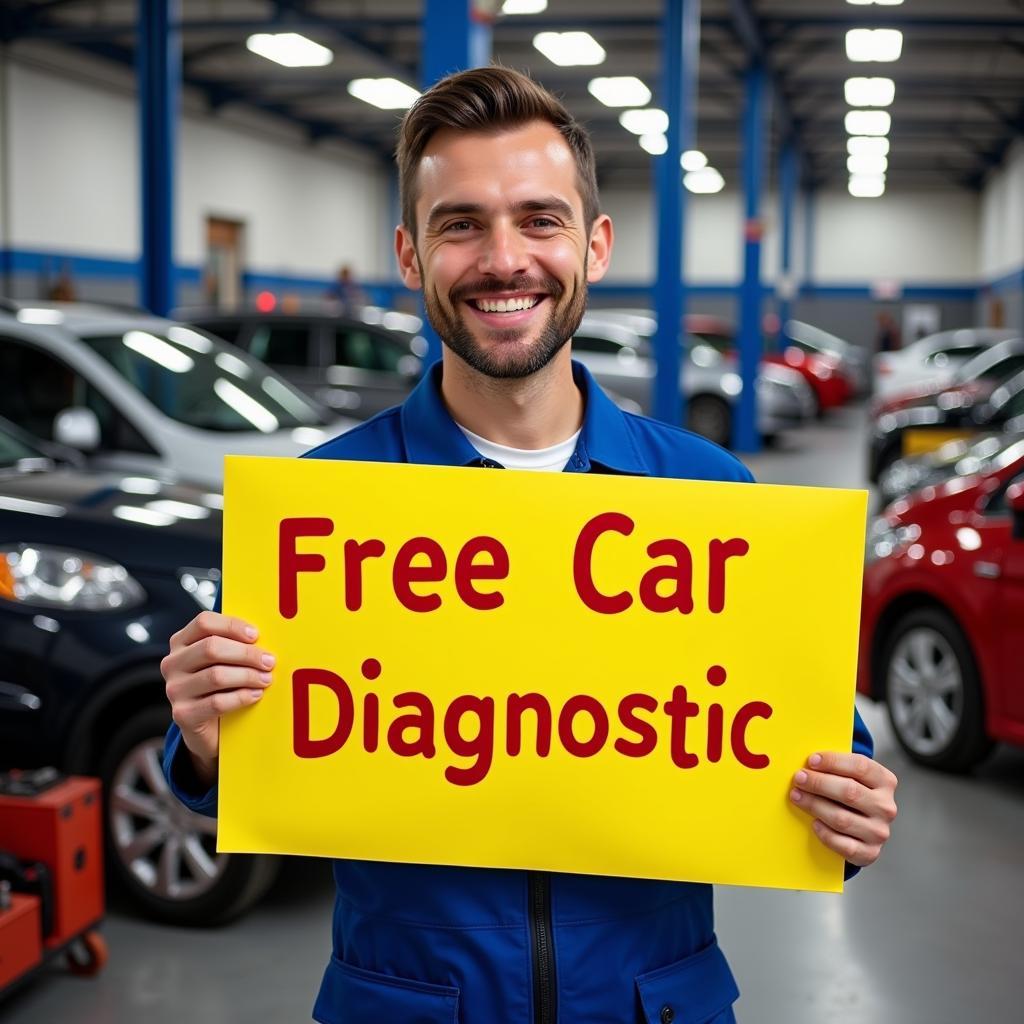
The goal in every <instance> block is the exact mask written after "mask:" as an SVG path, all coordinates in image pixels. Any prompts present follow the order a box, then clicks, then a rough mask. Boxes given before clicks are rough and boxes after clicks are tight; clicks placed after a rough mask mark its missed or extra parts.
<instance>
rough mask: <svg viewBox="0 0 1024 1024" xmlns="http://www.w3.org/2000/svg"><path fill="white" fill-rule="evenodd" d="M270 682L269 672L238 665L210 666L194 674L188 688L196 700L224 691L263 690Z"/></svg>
mask: <svg viewBox="0 0 1024 1024" xmlns="http://www.w3.org/2000/svg"><path fill="white" fill-rule="evenodd" d="M271 682H272V677H271V675H270V673H269V672H259V671H257V670H256V669H252V668H242V667H241V666H239V665H211V666H210V668H207V669H204V670H203V671H202V672H196V673H195V674H194V675H192V676H191V677H190V678H189V680H188V684H187V685H188V688H189V689H190V690H191V691H192V695H193V696H194V697H196V698H199V697H209V696H212V695H213V694H215V693H222V692H224V691H225V690H240V689H250V690H263V689H265V688H266V687H268V686H269V685H270V684H271Z"/></svg>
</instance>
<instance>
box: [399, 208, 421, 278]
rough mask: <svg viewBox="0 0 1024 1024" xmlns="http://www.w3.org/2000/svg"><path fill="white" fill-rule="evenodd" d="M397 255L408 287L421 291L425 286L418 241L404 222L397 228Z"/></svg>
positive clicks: (400, 272) (400, 271)
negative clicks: (417, 245)
mask: <svg viewBox="0 0 1024 1024" xmlns="http://www.w3.org/2000/svg"><path fill="white" fill-rule="evenodd" d="M395 257H396V259H397V260H398V273H399V274H400V275H401V277H402V281H403V282H404V284H405V286H406V288H411V289H412V290H413V291H419V290H420V289H421V288H422V287H423V278H422V277H421V276H420V261H419V257H418V256H417V255H416V243H415V241H414V240H413V237H412V232H411V231H410V230H409V229H408V228H407V227H406V226H405V225H404V224H399V225H398V227H397V228H395Z"/></svg>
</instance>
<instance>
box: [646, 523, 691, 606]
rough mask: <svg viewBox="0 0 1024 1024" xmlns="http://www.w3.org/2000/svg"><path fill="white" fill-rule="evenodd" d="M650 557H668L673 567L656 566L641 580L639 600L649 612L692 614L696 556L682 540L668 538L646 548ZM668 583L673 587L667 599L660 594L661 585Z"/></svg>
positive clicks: (666, 595) (666, 596)
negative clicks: (694, 556) (694, 559)
mask: <svg viewBox="0 0 1024 1024" xmlns="http://www.w3.org/2000/svg"><path fill="white" fill-rule="evenodd" d="M647 554H648V555H650V556H651V558H662V557H668V558H671V559H672V563H671V564H670V565H656V566H654V567H653V568H652V569H648V570H647V572H645V573H644V574H643V577H642V578H641V579H640V601H641V603H642V604H643V606H644V607H645V608H646V609H647V610H648V611H650V612H671V611H678V612H682V613H683V614H684V615H689V614H690V612H692V611H693V556H692V555H691V554H690V549H689V548H688V547H687V546H686V545H685V544H684V543H683V542H682V541H681V540H674V539H673V538H671V537H666V538H665V539H664V540H656V541H655V542H654V543H653V544H649V545H648V546H647ZM662 580H665V581H667V582H670V583H672V584H674V586H673V588H672V590H671V591H670V592H669V593H668V594H665V595H664V596H663V595H661V594H659V593H658V584H659V583H661V582H662Z"/></svg>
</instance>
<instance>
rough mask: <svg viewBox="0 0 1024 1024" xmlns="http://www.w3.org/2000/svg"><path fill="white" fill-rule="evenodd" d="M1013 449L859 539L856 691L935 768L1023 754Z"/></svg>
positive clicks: (1022, 584)
mask: <svg viewBox="0 0 1024 1024" xmlns="http://www.w3.org/2000/svg"><path fill="white" fill-rule="evenodd" d="M1022 449H1024V446H1022V444H1021V442H1017V447H1016V449H1015V451H1014V454H1013V457H1007V458H1005V459H1003V460H1002V461H1001V462H1000V464H999V465H998V466H991V467H989V468H988V469H987V470H985V471H983V472H980V473H978V474H976V475H973V476H967V477H956V478H954V479H951V480H947V481H946V482H945V483H941V484H939V485H937V486H929V487H926V488H924V489H923V490H920V491H917V492H915V493H914V494H911V495H909V496H907V497H906V498H904V499H901V500H900V501H897V502H895V503H894V504H893V505H891V506H890V507H889V509H888V510H887V511H886V513H885V514H884V515H883V516H881V517H880V518H879V519H877V520H875V522H874V523H873V524H872V526H871V529H870V531H869V535H868V548H867V557H866V562H867V564H866V567H865V571H864V587H863V600H862V605H861V608H862V612H861V637H860V658H859V666H858V676H857V688H858V690H859V691H860V692H861V693H863V694H865V695H867V696H868V697H870V698H873V699H874V700H876V701H884V702H885V704H886V707H887V708H888V713H889V718H890V720H891V722H892V727H893V731H894V732H895V735H896V738H897V739H898V741H899V742H900V744H901V745H902V747H903V748H904V750H906V752H907V753H908V754H909V756H910V757H911V758H913V759H914V760H915V761H917V762H919V763H921V764H924V765H928V766H931V767H934V768H937V769H943V770H946V771H966V770H968V769H969V768H971V767H972V766H974V765H976V764H977V763H978V762H980V761H981V760H982V759H983V758H984V757H985V756H986V755H987V754H988V753H989V751H990V750H991V749H992V746H993V744H994V743H995V742H997V741H1003V742H1006V743H1012V744H1017V745H1024V658H1022V657H1021V643H1020V632H1021V626H1022V624H1024V450H1022Z"/></svg>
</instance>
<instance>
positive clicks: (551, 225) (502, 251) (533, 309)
mask: <svg viewBox="0 0 1024 1024" xmlns="http://www.w3.org/2000/svg"><path fill="white" fill-rule="evenodd" d="M417 184H418V197H417V201H416V218H417V237H416V238H415V239H413V238H412V237H411V236H410V233H409V232H408V230H407V229H406V228H404V227H400V228H399V229H398V234H397V239H396V249H397V253H398V260H399V266H400V268H401V270H402V274H403V278H404V279H405V283H406V284H407V285H409V286H410V287H413V288H417V287H422V288H423V292H424V300H425V305H426V310H427V318H428V319H429V320H430V323H431V325H432V326H433V328H434V330H436V331H437V333H438V334H439V335H440V337H441V338H442V339H443V340H444V341H445V343H446V344H447V345H448V347H449V348H450V349H451V350H452V351H453V352H454V353H455V354H456V355H457V356H459V357H460V358H461V359H463V360H464V361H465V362H466V363H468V364H469V365H470V366H471V367H472V368H473V369H474V370H476V371H478V372H479V373H483V374H486V375H487V376H488V377H497V378H521V377H527V376H529V375H530V374H533V373H536V372H537V371H538V370H540V369H542V368H543V367H544V366H546V365H547V364H548V363H549V362H550V361H551V360H552V359H553V358H554V357H555V355H556V354H557V353H558V352H559V351H560V350H561V349H562V348H563V347H564V345H565V343H566V342H567V341H568V340H569V338H571V337H572V335H573V334H574V333H575V331H576V328H577V327H579V323H580V319H581V318H582V316H583V312H584V309H585V308H586V301H587V282H588V281H597V280H599V279H600V278H601V277H603V276H604V272H605V269H606V268H607V263H608V256H609V254H610V250H611V237H612V236H611V222H610V221H609V220H608V218H607V217H600V218H598V220H597V221H596V222H595V224H594V226H593V228H592V229H591V232H590V235H589V237H588V235H587V232H586V230H585V227H584V224H583V203H582V200H581V198H580V194H579V191H578V189H577V184H576V162H575V160H574V158H573V154H572V151H571V150H570V149H569V146H568V145H567V144H566V142H565V140H564V139H563V138H562V136H561V135H560V134H559V132H558V130H557V129H556V128H555V127H554V126H553V125H550V124H547V123H546V122H540V121H538V122H532V123H530V124H527V125H524V126H522V127H520V128H515V129H511V130H508V131H503V132H500V133H498V134H493V135H484V134H460V133H457V132H454V131H451V130H445V131H442V132H438V133H437V135H435V136H434V137H433V138H432V139H431V141H430V144H429V146H428V147H427V149H426V151H425V152H424V155H423V159H422V161H421V163H420V167H419V172H418V181H417Z"/></svg>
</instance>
